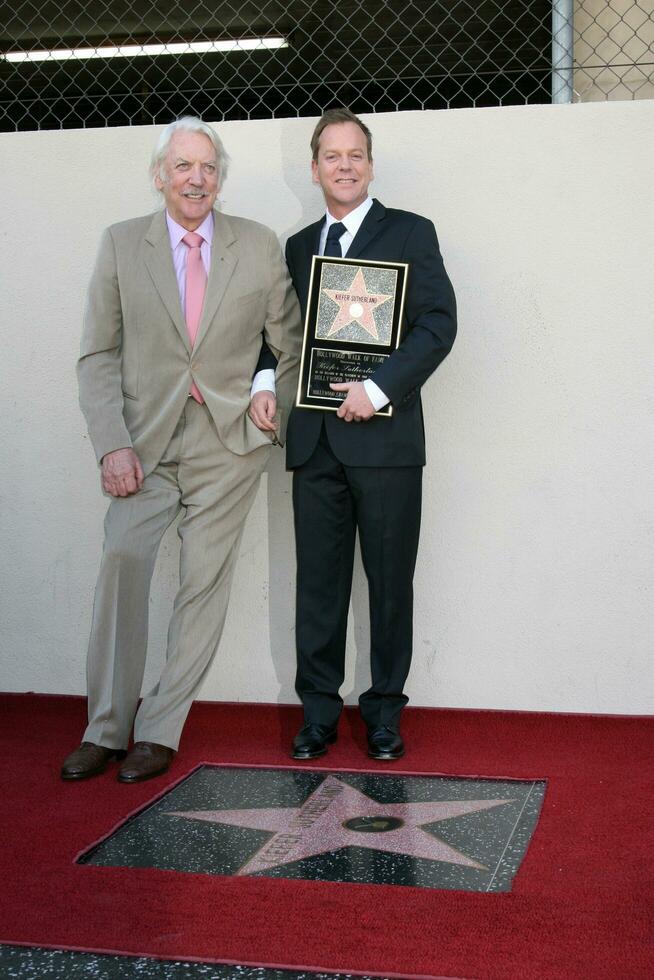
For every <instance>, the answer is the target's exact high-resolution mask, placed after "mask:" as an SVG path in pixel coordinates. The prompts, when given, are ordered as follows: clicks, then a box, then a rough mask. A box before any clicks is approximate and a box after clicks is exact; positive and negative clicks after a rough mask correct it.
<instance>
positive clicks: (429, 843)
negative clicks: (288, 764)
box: [169, 775, 514, 875]
mask: <svg viewBox="0 0 654 980" xmlns="http://www.w3.org/2000/svg"><path fill="white" fill-rule="evenodd" d="M512 802H514V801H513V800H510V799H503V800H502V799H496V800H446V801H441V802H431V803H379V802H377V800H374V799H372V798H371V797H370V796H367V795H366V794H365V793H362V792H360V790H358V789H355V788H354V787H353V786H350V785H349V784H348V783H345V782H343V781H342V780H340V779H339V778H338V777H337V776H333V775H329V776H327V777H326V778H325V779H324V781H323V782H322V783H321V784H320V785H319V786H318V787H317V789H315V790H314V791H313V793H311V795H310V796H309V797H307V799H306V800H305V801H304V803H303V804H302V806H300V807H266V808H260V809H247V810H186V811H182V812H180V811H174V812H172V813H171V812H169V816H175V817H183V818H186V819H188V820H206V821H208V822H209V823H218V824H228V825H233V826H238V827H246V828H250V829H252V830H267V831H270V832H271V834H272V836H271V837H270V838H269V839H268V840H267V841H266V843H265V844H264V845H263V846H262V847H261V848H260V849H259V850H258V851H257V852H256V853H255V854H254V855H253V856H252V857H251V858H250V859H249V860H248V861H246V863H245V864H244V865H242V867H241V868H239V870H238V871H237V874H239V875H249V874H256V873H257V872H260V871H269V870H270V869H272V868H277V867H280V866H283V865H285V864H290V863H291V862H293V861H299V860H301V859H302V858H309V857H313V856H315V855H318V854H326V853H328V852H330V851H336V850H338V849H339V848H343V847H351V846H356V847H364V848H369V849H371V850H375V851H390V852H391V853H395V854H403V855H407V856H411V857H416V858H427V859H428V860H431V861H445V862H448V863H450V864H460V865H464V866H465V867H469V868H476V869H479V870H487V869H486V868H485V867H484V865H482V864H479V863H478V862H476V861H474V860H473V859H472V858H470V857H467V856H466V855H465V854H463V853H461V852H460V851H457V850H456V849H455V848H453V847H450V845H449V844H446V843H445V842H444V841H443V840H440V838H438V837H437V836H436V834H434V833H433V832H432V831H430V830H425V829H424V828H425V825H428V824H433V823H436V822H438V821H441V820H450V819H451V818H452V817H459V816H462V815H464V814H467V813H477V812H478V811H480V810H488V809H491V808H492V807H497V806H503V805H505V804H507V803H512Z"/></svg>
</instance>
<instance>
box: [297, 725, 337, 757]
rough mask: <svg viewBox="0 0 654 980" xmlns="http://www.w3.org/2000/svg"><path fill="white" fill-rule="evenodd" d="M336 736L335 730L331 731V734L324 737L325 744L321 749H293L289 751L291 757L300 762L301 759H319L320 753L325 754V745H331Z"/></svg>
mask: <svg viewBox="0 0 654 980" xmlns="http://www.w3.org/2000/svg"><path fill="white" fill-rule="evenodd" d="M336 738H337V735H336V732H332V734H331V735H328V736H327V738H326V739H325V744H324V745H323V747H322V748H321V749H318V750H317V751H316V752H308V751H303V750H302V749H293V752H292V753H291V758H292V759H298V760H299V761H300V762H302V760H305V761H306V760H307V759H319V758H320V756H321V755H326V754H327V746H328V745H333V744H334V742H335V741H336Z"/></svg>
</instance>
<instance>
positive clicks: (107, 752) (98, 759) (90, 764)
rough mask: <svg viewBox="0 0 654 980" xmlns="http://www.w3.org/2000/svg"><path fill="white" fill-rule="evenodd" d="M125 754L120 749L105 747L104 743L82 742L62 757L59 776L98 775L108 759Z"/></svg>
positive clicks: (80, 777) (67, 777)
mask: <svg viewBox="0 0 654 980" xmlns="http://www.w3.org/2000/svg"><path fill="white" fill-rule="evenodd" d="M126 755H127V753H126V752H124V751H122V750H120V749H107V748H105V746H104V745H95V744H94V743H93V742H82V744H81V745H80V747H79V748H78V749H75V751H74V752H71V753H70V755H69V756H66V758H65V759H64V764H63V766H62V767H61V778H62V779H88V778H89V776H99V775H100V773H101V772H104V771H105V769H106V768H107V763H108V762H109V760H110V759H124V758H125V756H126Z"/></svg>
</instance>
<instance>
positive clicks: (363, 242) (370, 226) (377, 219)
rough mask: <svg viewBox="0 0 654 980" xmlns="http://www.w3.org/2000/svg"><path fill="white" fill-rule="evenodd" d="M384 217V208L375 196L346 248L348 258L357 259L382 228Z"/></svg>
mask: <svg viewBox="0 0 654 980" xmlns="http://www.w3.org/2000/svg"><path fill="white" fill-rule="evenodd" d="M385 217H386V208H385V207H384V205H383V204H380V203H379V201H378V200H377V199H376V198H375V200H373V202H372V207H371V208H370V210H369V211H368V214H367V215H366V216H365V218H364V219H363V221H362V223H361V227H360V228H359V230H358V232H357V233H356V235H355V236H354V240H353V242H352V244H351V245H350V247H349V249H348V250H347V258H348V259H358V258H360V257H361V256H362V254H363V253H364V252H365V250H366V249H367V248H368V246H369V245H370V242H371V241H372V240H373V239H374V238H376V236H377V235H378V234H379V232H380V231H381V230H382V227H383V225H382V222H383V221H384V219H385Z"/></svg>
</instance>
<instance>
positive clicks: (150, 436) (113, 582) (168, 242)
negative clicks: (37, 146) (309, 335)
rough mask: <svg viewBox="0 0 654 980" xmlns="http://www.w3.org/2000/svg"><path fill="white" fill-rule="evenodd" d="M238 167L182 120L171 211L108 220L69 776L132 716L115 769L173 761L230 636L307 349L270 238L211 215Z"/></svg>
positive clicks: (114, 740) (169, 156)
mask: <svg viewBox="0 0 654 980" xmlns="http://www.w3.org/2000/svg"><path fill="white" fill-rule="evenodd" d="M226 163H227V157H226V154H225V152H224V149H223V147H222V144H221V142H220V140H219V139H218V137H217V135H216V134H215V132H214V131H213V129H212V128H211V127H209V126H207V125H206V124H205V123H203V122H201V121H200V120H199V119H195V118H193V117H185V118H184V119H181V120H178V121H177V122H175V123H172V124H171V125H170V126H169V127H168V128H167V129H166V130H165V131H164V132H163V133H162V136H161V138H160V140H159V144H158V147H157V149H156V150H155V154H154V157H153V162H152V176H153V180H154V184H155V186H156V187H157V189H158V190H159V191H161V192H162V194H163V197H164V201H165V210H162V211H160V212H159V213H156V214H155V215H154V216H153V215H148V216H146V217H143V218H136V219H133V220H131V221H125V222H122V223H121V224H118V225H114V226H112V227H111V228H109V229H107V230H106V231H105V233H104V235H103V238H102V241H101V244H100V250H99V254H98V258H97V261H96V265H95V269H94V272H93V276H92V279H91V284H90V288H89V292H88V300H87V306H86V312H85V322H84V331H83V337H82V349H81V357H80V360H79V364H78V377H79V385H80V403H81V406H82V410H83V412H84V415H85V416H86V420H87V423H88V428H89V433H90V436H91V440H92V442H93V446H94V449H95V452H96V455H97V458H98V461H99V463H100V466H101V471H102V486H103V489H104V491H105V492H106V493H107V494H109V495H111V497H112V498H113V499H112V501H111V504H110V506H109V510H108V512H107V516H106V519H105V543H104V551H103V556H102V564H101V568H100V574H99V578H98V583H97V587H96V594H95V603H94V609H93V623H92V628H91V639H90V644H89V652H88V664H87V679H88V707H89V723H88V727H87V729H86V732H85V734H84V740H83V742H82V744H81V745H80V747H79V748H78V749H76V750H75V751H74V752H73V753H72V754H71V755H69V756H68V758H67V759H66V760H65V762H64V765H63V768H62V771H61V775H62V777H63V778H64V779H83V778H86V777H89V776H94V775H97V774H98V773H101V772H103V771H104V769H105V768H106V765H107V762H108V761H109V760H111V759H113V758H119V759H120V758H123V757H124V755H125V750H126V749H127V746H128V741H129V737H130V732H131V731H132V727H133V732H134V747H133V748H132V750H131V752H130V753H129V755H128V756H127V758H126V759H125V761H124V762H123V764H122V766H121V768H120V770H119V773H118V779H119V780H120V781H121V782H137V781H140V780H143V779H148V778H150V777H152V776H156V775H158V774H159V773H162V772H165V771H166V770H167V769H168V767H169V765H170V762H171V759H172V757H173V755H174V752H175V751H176V750H177V747H178V743H179V738H180V734H181V730H182V727H183V725H184V721H185V719H186V716H187V714H188V711H189V709H190V706H191V703H192V701H193V698H194V697H195V696H196V694H197V692H198V689H199V687H200V685H201V683H202V680H203V678H204V677H205V675H206V673H207V671H208V669H209V667H210V665H211V662H212V660H213V657H214V654H215V651H216V648H217V646H218V642H219V640H220V635H221V632H222V628H223V623H224V620H225V615H226V612H227V601H228V597H229V590H230V584H231V580H232V574H233V570H234V565H235V561H236V557H237V552H238V545H239V541H240V538H241V533H242V530H243V524H244V522H245V518H246V515H247V513H248V511H249V509H250V505H251V504H252V501H253V499H254V496H255V494H256V491H257V486H258V484H259V477H260V475H261V472H262V471H263V469H264V467H265V465H266V462H267V460H268V456H269V453H270V448H271V445H272V443H273V442H277V441H280V442H281V441H283V437H284V433H283V425H281V426H280V424H279V422H278V417H281V419H282V421H283V419H284V417H285V416H284V412H283V405H284V402H285V401H286V402H288V403H290V400H291V397H292V392H293V388H294V369H295V367H296V365H297V356H298V352H299V346H300V319H299V312H298V306H297V301H296V298H295V293H294V291H293V289H292V287H291V284H290V280H289V277H288V273H287V271H286V265H285V263H284V260H283V257H282V253H281V250H280V247H279V244H278V242H277V239H276V237H275V235H274V234H273V232H272V231H270V229H268V228H265V227H264V226H263V225H260V224H257V223H255V222H253V221H248V220H245V219H243V218H235V217H232V216H231V215H230V216H227V215H224V214H222V213H219V212H217V211H216V210H214V203H215V201H216V197H217V195H218V192H219V190H220V187H221V184H222V181H223V180H224V177H225V171H226ZM264 339H265V342H266V344H267V345H268V346H269V347H270V348H271V349H272V350H273V352H274V353H275V355H276V356H277V357H278V358H279V362H278V365H277V368H276V371H275V378H274V379H272V378H271V375H272V372H269V373H268V374H267V373H266V372H265V371H264V372H257V365H258V361H259V357H260V354H261V351H262V343H263V341H264ZM255 375H256V376H255ZM253 377H254V382H253ZM275 388H276V393H277V394H276V396H275V394H274V393H273V392H274V391H275ZM276 399H278V400H279V402H280V403H281V405H282V410H281V412H278V411H277V401H276ZM180 511H181V512H182V517H181V521H180V523H179V527H178V534H179V536H180V538H181V559H180V587H179V591H178V593H177V595H176V597H175V604H174V609H173V614H172V618H171V621H170V627H169V631H168V649H167V659H166V664H165V667H164V669H163V672H162V674H161V677H160V680H159V683H158V684H157V685H156V687H155V688H154V690H153V691H151V692H150V693H149V694H148V695H147V696H146V697H144V698H143V701H142V702H141V705H140V707H138V699H139V695H140V690H141V684H142V680H143V672H144V668H145V656H146V648H147V636H148V601H149V590H150V581H151V577H152V572H153V568H154V563H155V558H156V554H157V550H158V547H159V544H160V541H161V538H162V536H163V533H164V531H165V530H166V528H167V527H168V525H169V524H170V523H171V522H172V521H173V520H174V519H175V517H177V516H178V514H179V513H180ZM137 707H138V710H137Z"/></svg>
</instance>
